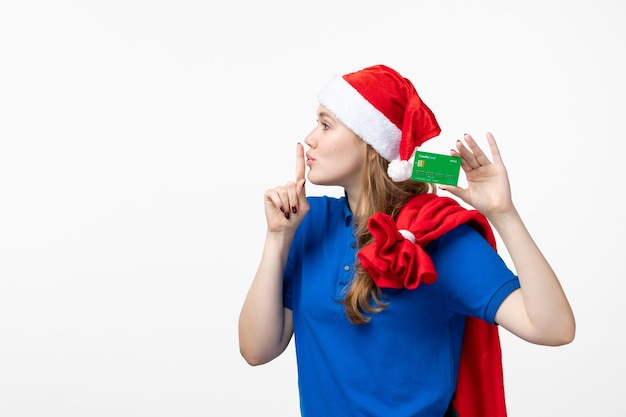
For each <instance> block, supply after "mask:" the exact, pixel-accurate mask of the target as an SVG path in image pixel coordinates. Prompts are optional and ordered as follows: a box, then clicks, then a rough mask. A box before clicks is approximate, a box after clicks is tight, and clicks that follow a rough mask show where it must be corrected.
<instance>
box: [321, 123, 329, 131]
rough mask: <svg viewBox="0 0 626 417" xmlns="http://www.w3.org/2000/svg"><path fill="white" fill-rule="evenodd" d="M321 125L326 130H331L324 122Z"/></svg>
mask: <svg viewBox="0 0 626 417" xmlns="http://www.w3.org/2000/svg"><path fill="white" fill-rule="evenodd" d="M321 125H322V127H323V128H324V130H328V129H330V126H329V125H328V124H327V123H324V122H322V123H321Z"/></svg>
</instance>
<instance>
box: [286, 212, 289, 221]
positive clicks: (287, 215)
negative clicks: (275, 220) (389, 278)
mask: <svg viewBox="0 0 626 417" xmlns="http://www.w3.org/2000/svg"><path fill="white" fill-rule="evenodd" d="M285 218H287V219H288V218H289V212H288V211H286V212H285Z"/></svg>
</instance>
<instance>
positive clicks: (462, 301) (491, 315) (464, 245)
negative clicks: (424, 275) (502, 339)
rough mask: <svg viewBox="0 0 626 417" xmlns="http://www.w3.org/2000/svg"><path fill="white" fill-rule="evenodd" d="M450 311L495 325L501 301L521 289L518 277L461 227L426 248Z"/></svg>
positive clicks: (486, 245)
mask: <svg viewBox="0 0 626 417" xmlns="http://www.w3.org/2000/svg"><path fill="white" fill-rule="evenodd" d="M426 252H427V253H428V254H429V255H430V257H431V259H432V260H433V264H434V266H435V269H436V271H437V281H436V283H435V284H434V285H437V286H438V289H439V291H440V292H441V296H442V299H443V300H445V301H444V302H445V303H446V307H447V308H449V309H450V310H452V311H454V312H456V313H460V314H465V315H469V316H473V317H477V318H480V319H482V320H485V321H486V322H488V323H491V324H495V315H496V312H497V310H498V308H499V307H500V304H501V303H502V301H504V299H505V298H506V297H507V296H508V295H509V294H511V292H513V291H514V290H516V289H517V288H519V287H520V285H519V280H518V278H517V276H516V275H515V274H514V273H513V271H511V270H510V269H509V267H508V266H507V265H506V264H505V262H504V260H503V259H502V258H501V257H500V255H499V254H498V253H497V251H496V250H495V249H494V248H493V247H492V246H491V245H490V244H489V242H487V240H486V239H485V238H484V237H483V236H482V235H481V234H480V233H479V232H478V231H477V230H475V229H474V228H472V227H471V226H469V225H467V224H463V225H460V226H458V227H456V228H455V229H453V230H451V231H450V232H448V233H446V234H445V235H443V236H442V237H440V238H439V239H437V240H435V241H433V242H431V243H430V244H429V245H428V246H427V247H426Z"/></svg>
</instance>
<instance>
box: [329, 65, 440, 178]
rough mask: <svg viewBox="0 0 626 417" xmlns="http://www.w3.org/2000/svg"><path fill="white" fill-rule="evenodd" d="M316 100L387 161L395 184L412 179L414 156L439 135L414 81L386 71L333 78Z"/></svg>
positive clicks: (378, 68) (379, 68) (377, 68)
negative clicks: (417, 150)
mask: <svg viewBox="0 0 626 417" xmlns="http://www.w3.org/2000/svg"><path fill="white" fill-rule="evenodd" d="M318 100H319V102H320V104H322V105H323V106H324V107H326V108H327V109H328V110H329V111H330V112H331V113H333V114H334V115H335V117H337V119H339V120H340V121H341V122H342V123H343V124H344V125H346V126H347V127H348V128H350V130H352V131H353V132H354V133H355V134H356V135H357V136H359V137H360V138H361V139H363V140H364V141H365V142H367V143H368V144H370V145H371V146H372V147H373V148H374V149H375V150H376V152H378V153H379V154H380V155H381V156H382V157H383V158H385V159H386V160H387V161H389V167H388V169H387V174H388V175H389V177H390V178H391V179H392V180H393V181H395V182H400V181H405V180H408V179H409V178H411V174H412V171H413V157H414V155H415V150H416V149H417V148H418V147H419V146H420V145H421V144H422V143H424V142H426V141H427V140H428V139H431V138H433V137H435V136H437V135H439V133H440V132H441V129H440V128H439V124H438V123H437V120H436V119H435V115H434V114H433V112H432V111H431V110H430V109H429V108H428V106H426V104H424V102H423V101H422V99H421V98H420V97H419V95H418V94H417V91H416V90H415V87H414V86H413V84H412V83H411V81H410V80H408V79H407V78H404V77H403V76H402V75H400V74H399V73H398V72H396V71H395V70H393V69H391V68H389V67H387V66H385V65H375V66H372V67H368V68H364V69H362V70H360V71H356V72H353V73H350V74H346V75H343V76H339V75H337V76H335V77H333V78H332V79H331V80H330V82H329V83H328V85H327V86H326V87H325V88H324V89H323V90H322V91H320V93H319V95H318Z"/></svg>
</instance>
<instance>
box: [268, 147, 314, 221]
mask: <svg viewBox="0 0 626 417" xmlns="http://www.w3.org/2000/svg"><path fill="white" fill-rule="evenodd" d="M304 173H305V163H304V147H303V146H302V144H301V143H298V145H297V146H296V180H295V182H294V181H289V182H287V183H286V184H285V185H283V186H279V187H275V188H272V189H269V190H267V191H265V196H264V201H265V218H266V221H267V230H268V232H272V233H285V232H289V233H295V231H296V229H297V228H298V226H299V225H300V223H302V220H303V219H304V216H306V214H307V213H308V212H309V202H308V201H307V199H306V191H305V187H304V184H305V182H306V181H305V179H304Z"/></svg>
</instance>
